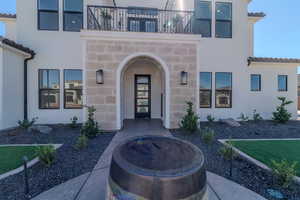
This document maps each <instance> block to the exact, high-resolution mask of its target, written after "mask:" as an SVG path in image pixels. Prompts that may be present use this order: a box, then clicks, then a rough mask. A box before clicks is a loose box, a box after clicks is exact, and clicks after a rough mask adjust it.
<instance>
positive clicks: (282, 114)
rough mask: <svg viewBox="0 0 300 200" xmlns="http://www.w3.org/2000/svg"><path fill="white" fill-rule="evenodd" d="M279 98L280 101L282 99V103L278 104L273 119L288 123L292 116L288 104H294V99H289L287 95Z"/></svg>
mask: <svg viewBox="0 0 300 200" xmlns="http://www.w3.org/2000/svg"><path fill="white" fill-rule="evenodd" d="M277 98H278V100H279V101H281V103H280V105H279V106H277V108H276V111H275V112H273V120H274V121H276V122H278V123H286V122H288V121H289V120H290V119H291V117H292V114H291V113H289V112H288V111H287V109H286V106H287V105H289V104H292V103H293V101H288V100H287V99H286V98H285V97H277Z"/></svg>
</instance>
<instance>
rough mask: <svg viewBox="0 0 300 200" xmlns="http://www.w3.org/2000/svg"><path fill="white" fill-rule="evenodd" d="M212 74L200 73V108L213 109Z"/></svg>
mask: <svg viewBox="0 0 300 200" xmlns="http://www.w3.org/2000/svg"><path fill="white" fill-rule="evenodd" d="M211 97H212V73H211V72H200V108H211V104H212V103H211V99H212V98H211Z"/></svg>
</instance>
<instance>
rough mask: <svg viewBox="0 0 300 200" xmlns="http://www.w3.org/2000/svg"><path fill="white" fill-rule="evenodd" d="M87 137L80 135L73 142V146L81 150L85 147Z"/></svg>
mask: <svg viewBox="0 0 300 200" xmlns="http://www.w3.org/2000/svg"><path fill="white" fill-rule="evenodd" d="M88 141H89V139H88V138H87V137H86V136H85V135H80V136H79V137H78V139H77V142H76V144H75V148H76V149H78V150H82V149H84V148H86V147H87V145H88Z"/></svg>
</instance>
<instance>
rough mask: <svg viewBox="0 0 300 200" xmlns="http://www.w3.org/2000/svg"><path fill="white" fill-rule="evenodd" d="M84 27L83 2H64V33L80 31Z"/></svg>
mask: <svg viewBox="0 0 300 200" xmlns="http://www.w3.org/2000/svg"><path fill="white" fill-rule="evenodd" d="M82 27H83V1H82V0H64V31H74V32H76V31H80V30H81V29H82Z"/></svg>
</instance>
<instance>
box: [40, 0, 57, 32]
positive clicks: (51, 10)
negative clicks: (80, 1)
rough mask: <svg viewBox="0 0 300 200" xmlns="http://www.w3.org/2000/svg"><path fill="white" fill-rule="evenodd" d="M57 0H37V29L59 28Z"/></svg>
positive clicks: (52, 29)
mask: <svg viewBox="0 0 300 200" xmlns="http://www.w3.org/2000/svg"><path fill="white" fill-rule="evenodd" d="M58 15H59V14H58V0H38V29H39V30H50V31H57V30H59V17H58Z"/></svg>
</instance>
